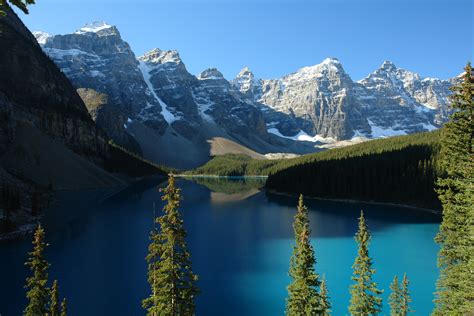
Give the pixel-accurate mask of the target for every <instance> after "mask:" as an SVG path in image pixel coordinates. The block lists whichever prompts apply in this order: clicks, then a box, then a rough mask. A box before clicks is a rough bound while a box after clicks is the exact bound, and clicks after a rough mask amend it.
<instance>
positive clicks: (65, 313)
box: [61, 298, 67, 316]
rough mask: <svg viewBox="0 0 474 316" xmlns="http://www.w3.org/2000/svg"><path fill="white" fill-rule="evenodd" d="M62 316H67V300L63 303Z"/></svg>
mask: <svg viewBox="0 0 474 316" xmlns="http://www.w3.org/2000/svg"><path fill="white" fill-rule="evenodd" d="M61 316H67V301H66V299H65V298H63V301H62V302H61Z"/></svg>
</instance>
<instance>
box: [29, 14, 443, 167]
mask: <svg viewBox="0 0 474 316" xmlns="http://www.w3.org/2000/svg"><path fill="white" fill-rule="evenodd" d="M35 36H36V38H37V40H38V43H39V44H40V45H41V46H42V48H43V50H44V51H45V52H46V53H47V54H48V55H49V56H50V57H51V58H52V59H53V60H54V61H55V62H56V63H57V64H58V66H59V67H60V68H61V69H62V70H63V71H64V72H65V74H66V75H67V76H68V77H69V78H70V80H71V81H72V82H73V84H74V86H75V87H76V88H89V89H94V90H97V91H98V92H100V93H105V94H107V95H108V96H109V99H110V100H111V102H110V103H111V104H110V105H109V107H114V108H117V109H120V111H119V112H120V113H121V115H119V117H118V118H115V117H110V118H108V119H102V120H99V122H109V124H108V125H103V126H102V127H103V128H104V129H105V130H106V132H107V134H108V136H109V137H111V138H112V139H114V141H116V142H117V143H118V144H120V145H123V146H124V147H127V148H129V149H130V148H132V149H136V150H135V151H137V152H141V153H143V155H144V156H145V158H147V159H150V160H152V161H155V162H158V163H169V160H168V161H162V160H161V157H160V155H159V153H158V152H157V150H156V149H153V148H144V147H150V146H153V145H152V143H150V142H149V141H148V140H145V139H143V137H146V135H144V134H142V135H141V136H140V137H141V138H142V139H139V138H140V137H138V136H137V135H135V134H134V132H133V128H132V125H135V126H136V125H137V124H139V125H145V126H146V127H147V129H148V132H152V133H156V135H155V136H151V137H152V138H153V139H154V142H155V143H156V142H157V141H158V143H161V142H165V143H168V144H169V145H170V146H172V144H173V140H169V139H166V140H165V139H164V137H169V136H170V135H171V136H175V137H177V139H176V144H178V143H179V144H181V145H183V146H184V144H187V145H186V146H188V147H189V146H191V147H193V149H192V152H193V155H195V157H198V159H197V160H199V163H202V162H203V161H205V160H207V159H209V158H210V155H211V154H210V152H211V150H210V146H208V143H209V141H212V139H214V138H216V137H224V138H228V139H229V140H231V141H233V142H237V143H239V144H241V145H244V146H246V147H248V148H249V149H251V150H253V151H256V152H258V153H259V154H267V153H274V152H286V153H290V152H293V153H298V154H302V153H308V152H314V151H317V150H320V149H321V148H327V147H331V146H332V144H335V143H338V142H339V143H341V144H342V143H344V144H345V143H351V142H352V141H353V140H354V141H362V140H364V139H370V138H378V137H388V136H393V135H404V134H409V133H414V132H420V131H428V130H432V129H435V128H438V127H440V126H441V125H442V124H443V123H444V121H445V120H446V118H447V115H448V113H449V110H448V108H447V103H448V100H447V98H448V95H449V90H448V88H449V86H450V84H451V82H450V81H447V80H441V79H435V78H422V77H421V76H419V75H418V74H416V73H414V72H411V71H407V70H404V69H401V68H397V67H396V66H395V65H394V64H393V63H392V62H389V61H386V62H384V63H383V64H382V66H381V67H379V69H377V70H375V71H374V72H372V73H370V74H369V75H368V76H366V77H365V78H363V79H361V80H359V81H354V80H352V78H351V77H350V76H349V75H348V74H347V73H346V72H345V70H344V67H343V65H342V63H341V62H340V61H339V60H338V59H337V58H334V57H329V58H326V59H324V60H323V61H322V62H321V63H319V64H316V65H312V66H308V67H303V68H300V69H298V70H297V71H295V72H293V73H291V74H288V75H285V76H283V77H282V78H277V79H260V78H257V77H256V76H255V75H254V74H253V72H252V71H251V70H250V69H249V68H248V67H245V68H243V69H242V70H241V71H240V72H239V74H238V75H237V77H236V78H234V79H232V80H227V79H226V78H225V77H224V76H223V75H222V73H221V72H220V71H219V70H218V69H216V68H208V69H205V70H203V71H202V72H201V73H199V74H197V75H193V74H191V73H189V72H188V70H187V69H186V65H185V63H184V62H183V60H182V59H181V57H180V55H179V52H178V51H177V50H162V49H159V48H154V49H152V50H150V51H148V52H147V53H145V54H143V55H142V56H138V57H137V56H135V54H134V53H133V50H132V49H131V47H130V46H129V45H128V44H127V43H126V42H125V41H124V40H123V39H122V38H121V36H120V32H119V31H118V29H117V27H116V26H112V25H109V24H107V23H105V22H100V23H92V24H88V25H87V26H85V27H83V28H81V29H79V31H77V32H75V33H73V34H66V35H49V34H48V35H46V33H43V32H36V33H35ZM58 50H60V51H58ZM61 50H62V51H61ZM90 54H93V55H94V56H91V55H90ZM78 65H80V67H82V68H81V69H79V67H78ZM122 74H127V75H122ZM111 112H113V111H104V113H111ZM104 115H105V114H104ZM111 122H117V123H116V124H115V125H114V126H111V125H113V124H112V123H111ZM138 129H139V130H141V131H144V129H143V128H141V127H139V128H138ZM165 135H167V136H165ZM178 138H179V139H181V140H178ZM340 141H344V142H340ZM180 148H182V147H180ZM188 149H189V148H188ZM171 163H173V162H172V161H171ZM190 164H194V163H193V162H192V161H190V160H188V161H187V162H184V161H183V164H181V166H177V165H175V166H174V167H182V166H185V165H186V167H189V166H190Z"/></svg>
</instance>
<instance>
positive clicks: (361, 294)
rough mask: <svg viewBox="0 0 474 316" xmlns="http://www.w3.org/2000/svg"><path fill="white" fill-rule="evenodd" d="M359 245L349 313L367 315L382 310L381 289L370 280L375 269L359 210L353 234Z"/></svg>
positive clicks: (365, 227)
mask: <svg viewBox="0 0 474 316" xmlns="http://www.w3.org/2000/svg"><path fill="white" fill-rule="evenodd" d="M355 240H356V241H357V243H358V245H359V249H358V252H357V257H356V259H355V262H354V265H353V266H352V268H353V269H354V272H353V276H352V280H353V281H355V283H354V284H353V285H352V286H351V289H350V292H351V302H350V306H349V312H350V314H351V315H358V316H367V315H377V314H378V313H380V312H381V311H382V298H381V297H380V296H379V295H380V294H382V291H381V290H379V289H378V288H377V283H375V282H374V281H373V280H372V276H373V274H374V273H375V270H374V269H372V259H371V258H370V256H369V243H370V232H369V230H368V228H367V224H366V222H365V218H364V212H363V211H361V213H360V217H359V230H358V232H357V234H356V236H355Z"/></svg>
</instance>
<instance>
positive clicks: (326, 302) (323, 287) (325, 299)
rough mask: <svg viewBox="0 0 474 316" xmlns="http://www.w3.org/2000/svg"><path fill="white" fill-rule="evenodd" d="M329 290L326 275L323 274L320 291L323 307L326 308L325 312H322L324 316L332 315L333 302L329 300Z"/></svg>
mask: <svg viewBox="0 0 474 316" xmlns="http://www.w3.org/2000/svg"><path fill="white" fill-rule="evenodd" d="M328 292H329V291H328V288H327V285H326V276H325V275H323V279H322V281H321V291H320V295H321V303H322V308H323V310H324V313H323V314H322V315H323V316H329V315H331V303H330V302H329V294H328Z"/></svg>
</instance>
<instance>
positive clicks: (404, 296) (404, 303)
mask: <svg viewBox="0 0 474 316" xmlns="http://www.w3.org/2000/svg"><path fill="white" fill-rule="evenodd" d="M409 284H410V282H409V281H408V278H407V274H406V273H405V274H404V275H403V280H402V285H401V287H400V293H401V300H400V301H401V305H400V315H401V316H406V315H408V313H410V312H412V310H411V309H410V303H411V298H410V291H409V290H408V285H409Z"/></svg>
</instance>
